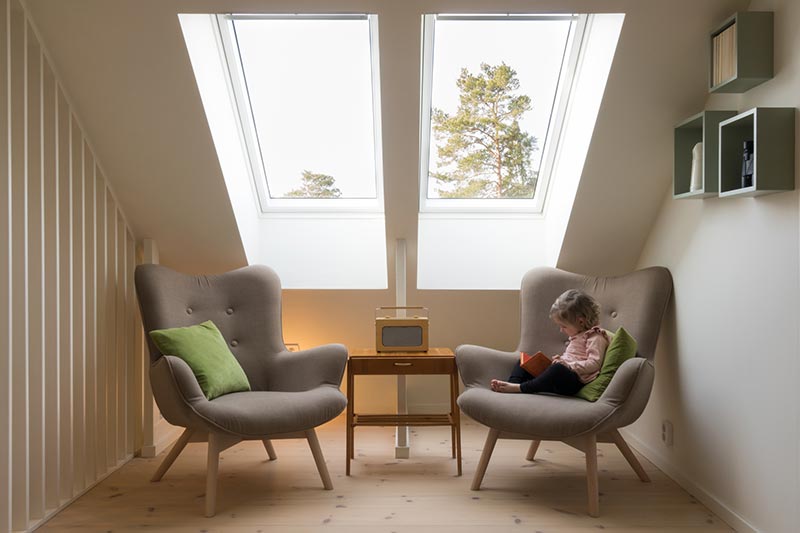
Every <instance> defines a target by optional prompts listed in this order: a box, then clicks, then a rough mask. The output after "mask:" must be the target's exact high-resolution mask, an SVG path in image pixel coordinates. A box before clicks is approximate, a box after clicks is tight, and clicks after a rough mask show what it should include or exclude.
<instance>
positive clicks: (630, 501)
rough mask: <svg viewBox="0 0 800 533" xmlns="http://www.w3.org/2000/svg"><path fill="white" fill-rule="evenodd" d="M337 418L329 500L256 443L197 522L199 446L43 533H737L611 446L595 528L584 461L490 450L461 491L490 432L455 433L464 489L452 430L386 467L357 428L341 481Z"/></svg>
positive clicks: (298, 450)
mask: <svg viewBox="0 0 800 533" xmlns="http://www.w3.org/2000/svg"><path fill="white" fill-rule="evenodd" d="M344 429H345V428H344V421H343V418H342V417H340V418H338V419H336V420H334V421H333V422H331V423H329V424H327V425H325V426H323V427H321V428H320V429H319V430H318V435H319V439H320V443H321V445H322V450H323V452H324V453H325V457H326V460H327V463H328V469H329V471H330V474H331V477H332V479H333V484H334V490H332V491H325V490H323V489H322V483H321V482H320V479H319V476H318V474H317V470H316V468H315V466H314V461H313V459H312V457H311V452H310V450H309V449H308V445H307V444H306V442H305V441H301V440H285V441H275V450H276V452H277V455H278V459H277V460H276V461H267V455H266V452H265V451H264V447H263V446H262V444H261V443H260V442H258V441H255V442H245V443H242V444H239V445H237V446H235V447H233V448H231V449H229V450H227V451H226V452H224V453H223V454H222V457H221V459H220V470H219V475H220V483H219V493H218V497H217V498H218V499H217V502H218V503H217V516H215V517H214V518H205V517H204V516H203V492H204V490H205V459H206V446H205V444H190V445H189V446H188V447H187V448H186V450H185V451H184V453H183V454H182V455H181V456H180V457H179V458H178V460H177V461H176V463H175V464H174V465H173V467H172V469H171V470H170V471H169V472H168V473H167V474H166V476H164V479H163V480H162V481H161V482H159V483H151V482H150V481H149V478H150V476H151V475H152V474H153V472H154V471H155V469H156V467H157V465H158V463H159V462H160V460H161V458H162V457H163V454H162V456H159V457H158V458H156V459H139V458H137V459H134V460H133V461H131V462H130V463H128V464H127V465H125V466H124V467H123V468H122V469H120V470H119V471H118V472H115V473H114V474H112V475H111V476H109V477H108V478H107V479H106V480H105V481H103V482H102V483H101V484H100V485H98V486H97V487H95V488H94V489H92V490H91V491H89V492H88V493H87V494H86V495H84V496H83V497H81V498H80V499H78V500H77V501H76V502H75V503H73V504H72V505H70V506H69V507H68V508H66V509H65V510H64V511H62V512H61V513H59V514H58V515H56V516H54V517H53V518H52V519H51V520H50V521H49V522H47V523H45V524H44V525H42V527H41V528H39V530H38V531H70V530H72V531H81V532H84V531H86V532H92V531H98V532H106V531H109V532H111V531H113V532H120V531H134V530H135V531H142V530H144V531H158V532H162V531H168V532H208V533H211V532H223V531H224V532H233V533H238V532H252V533H271V532H281V533H295V532H301V531H323V532H337V533H339V532H341V533H344V532H356V533H357V532H363V533H367V532H370V533H372V532H387V533H388V532H397V533H403V532H411V531H413V532H415V533H418V532H424V531H436V532H437V533H455V532H459V533H461V532H473V531H474V532H480V533H494V532H499V531H520V532H522V531H525V532H532V533H533V532H541V533H550V532H568V531H569V532H573V531H574V532H581V531H587V532H588V531H592V532H596V531H598V530H607V531H614V532H616V531H620V532H639V531H664V532H678V531H681V532H685V531H732V529H731V528H730V527H728V526H727V525H726V524H725V523H724V522H722V520H720V519H719V518H718V517H717V516H715V515H714V514H712V513H711V512H710V511H709V510H708V509H707V508H706V507H704V506H703V505H702V504H700V503H699V502H698V501H697V500H695V499H694V498H693V497H692V496H690V495H689V494H688V493H687V492H685V491H684V490H682V489H681V488H680V487H679V486H678V485H676V484H675V483H674V482H673V481H672V480H670V479H669V478H668V477H666V476H665V475H664V474H662V473H661V472H660V471H659V470H657V469H656V468H655V467H653V466H652V465H651V464H650V463H649V462H648V461H646V460H645V459H644V458H642V457H641V456H640V457H639V458H640V460H641V461H642V464H643V465H644V468H645V470H646V471H647V473H648V474H649V475H650V477H651V478H652V483H642V482H640V481H639V480H638V479H637V478H636V476H635V474H634V473H633V471H632V470H631V469H630V467H629V466H628V465H627V463H626V462H625V461H624V459H623V458H622V456H621V455H620V454H619V452H618V451H617V450H616V448H614V447H613V445H608V444H601V445H599V446H598V449H599V455H600V457H599V468H600V513H601V515H600V518H591V517H589V516H588V515H587V514H586V483H585V477H584V464H585V463H584V459H583V456H582V454H580V453H579V452H577V451H575V450H573V449H572V448H569V447H568V446H566V445H564V444H561V443H550V442H545V443H542V446H541V448H540V449H539V452H538V455H537V459H536V461H535V462H528V461H526V460H525V452H526V450H527V447H528V443H527V442H524V441H509V440H500V441H498V444H497V447H496V448H495V451H494V455H493V457H492V460H491V462H490V463H489V468H488V470H487V473H486V477H485V479H484V483H483V487H482V490H480V491H478V492H473V491H470V490H469V486H470V482H471V480H472V475H473V473H474V471H475V466H476V464H477V462H478V458H479V456H480V451H481V448H482V446H483V441H484V439H485V438H486V428H484V427H483V426H480V425H478V424H476V423H474V422H472V421H470V420H468V419H467V420H465V421H464V428H463V437H462V438H463V443H464V444H463V447H464V448H463V454H464V475H463V476H462V477H457V476H456V475H455V473H456V465H455V460H454V459H451V458H450V434H449V428H446V427H442V428H438V427H430V428H418V429H413V430H412V434H411V455H412V458H411V459H404V460H400V459H395V458H394V433H393V432H394V430H393V429H392V428H356V435H355V445H356V459H355V461H354V462H353V463H352V474H353V475H352V476H351V477H346V476H345V475H344V463H345V431H344Z"/></svg>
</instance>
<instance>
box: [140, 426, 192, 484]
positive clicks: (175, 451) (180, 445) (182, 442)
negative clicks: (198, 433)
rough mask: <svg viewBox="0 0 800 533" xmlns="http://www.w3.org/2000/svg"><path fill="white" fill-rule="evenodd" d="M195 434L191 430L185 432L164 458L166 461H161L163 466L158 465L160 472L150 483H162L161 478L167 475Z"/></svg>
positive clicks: (158, 471)
mask: <svg viewBox="0 0 800 533" xmlns="http://www.w3.org/2000/svg"><path fill="white" fill-rule="evenodd" d="M193 433H194V431H193V430H191V429H189V428H186V429H185V430H183V433H181V436H180V437H178V440H177V441H175V444H173V445H172V449H171V450H170V451H169V453H168V454H167V456H166V457H164V460H163V461H161V464H160V465H158V470H156V473H155V474H153V477H152V478H150V481H154V482H155V481H161V478H162V477H164V474H166V473H167V470H169V467H171V466H172V463H174V462H175V459H177V458H178V456H179V455H180V454H181V452H182V451H183V449H184V448H185V447H186V444H187V443H188V442H189V439H190V438H192V434H193Z"/></svg>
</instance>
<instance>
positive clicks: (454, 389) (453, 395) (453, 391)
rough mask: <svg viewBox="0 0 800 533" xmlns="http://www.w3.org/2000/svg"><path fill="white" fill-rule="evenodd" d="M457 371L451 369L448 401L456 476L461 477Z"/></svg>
mask: <svg viewBox="0 0 800 533" xmlns="http://www.w3.org/2000/svg"><path fill="white" fill-rule="evenodd" d="M457 398H458V369H457V368H454V369H453V374H452V380H451V386H450V401H451V405H452V409H453V433H454V435H455V438H454V439H453V442H454V443H455V447H456V461H457V464H458V475H459V476H460V475H461V412H460V411H459V409H458V403H457V402H456V400H457Z"/></svg>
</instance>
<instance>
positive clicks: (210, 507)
mask: <svg viewBox="0 0 800 533" xmlns="http://www.w3.org/2000/svg"><path fill="white" fill-rule="evenodd" d="M221 448H222V446H221V442H220V437H219V436H217V435H215V434H214V433H209V435H208V466H207V467H206V468H207V470H206V516H207V517H208V518H211V517H212V516H214V515H215V514H216V506H217V473H218V472H219V454H220V451H221Z"/></svg>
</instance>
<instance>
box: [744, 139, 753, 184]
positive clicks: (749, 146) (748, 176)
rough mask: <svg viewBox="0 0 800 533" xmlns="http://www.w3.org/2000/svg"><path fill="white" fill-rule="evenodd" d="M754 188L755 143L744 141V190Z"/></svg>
mask: <svg viewBox="0 0 800 533" xmlns="http://www.w3.org/2000/svg"><path fill="white" fill-rule="evenodd" d="M752 186H753V141H744V147H743V151H742V188H745V187H752Z"/></svg>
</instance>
